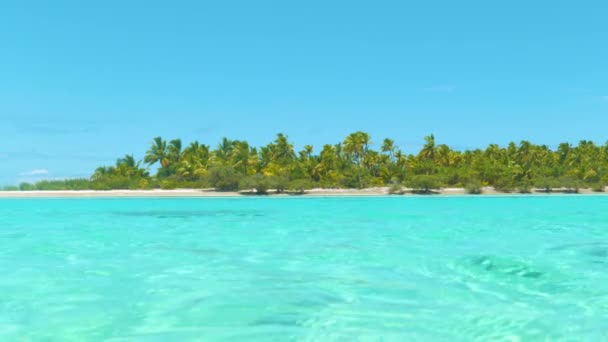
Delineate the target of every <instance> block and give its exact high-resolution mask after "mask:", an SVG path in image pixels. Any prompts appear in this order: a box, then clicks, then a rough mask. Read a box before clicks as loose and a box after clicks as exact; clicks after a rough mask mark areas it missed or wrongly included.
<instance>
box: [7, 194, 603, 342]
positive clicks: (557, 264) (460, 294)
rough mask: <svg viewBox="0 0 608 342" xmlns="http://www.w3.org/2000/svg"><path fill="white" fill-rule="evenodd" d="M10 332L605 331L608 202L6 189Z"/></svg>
mask: <svg viewBox="0 0 608 342" xmlns="http://www.w3.org/2000/svg"><path fill="white" fill-rule="evenodd" d="M0 272H1V273H0V340H1V341H14V340H17V341H22V340H23V341H39V340H43V341H54V340H57V341H96V340H104V341H133V340H135V341H188V340H193V341H216V340H217V341H359V340H360V341H417V340H422V341H475V340H478V341H489V340H492V341H500V340H504V341H518V340H521V341H539V340H551V341H560V340H573V341H578V340H588V341H600V340H607V339H608V197H603V196H553V197H533V196H529V197H517V196H514V197H472V196H471V197H385V198H382V197H378V198H214V199H37V200H30V199H27V200H26V199H24V200H0Z"/></svg>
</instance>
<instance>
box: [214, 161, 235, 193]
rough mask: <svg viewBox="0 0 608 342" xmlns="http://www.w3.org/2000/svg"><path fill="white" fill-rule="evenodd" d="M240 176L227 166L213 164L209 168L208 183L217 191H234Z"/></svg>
mask: <svg viewBox="0 0 608 342" xmlns="http://www.w3.org/2000/svg"><path fill="white" fill-rule="evenodd" d="M240 178H241V176H239V174H237V173H236V171H234V169H233V168H231V167H228V166H215V167H213V168H211V169H210V170H209V185H211V187H213V188H215V189H216V190H218V191H236V190H238V189H239V181H240Z"/></svg>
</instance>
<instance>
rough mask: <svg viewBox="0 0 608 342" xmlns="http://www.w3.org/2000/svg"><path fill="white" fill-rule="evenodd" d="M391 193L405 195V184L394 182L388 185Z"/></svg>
mask: <svg viewBox="0 0 608 342" xmlns="http://www.w3.org/2000/svg"><path fill="white" fill-rule="evenodd" d="M388 193H389V194H390V195H403V186H402V185H401V183H393V184H391V185H390V186H389V187H388Z"/></svg>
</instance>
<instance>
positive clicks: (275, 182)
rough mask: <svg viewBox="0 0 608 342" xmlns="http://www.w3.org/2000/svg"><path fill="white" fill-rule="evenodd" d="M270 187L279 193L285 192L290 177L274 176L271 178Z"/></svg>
mask: <svg viewBox="0 0 608 342" xmlns="http://www.w3.org/2000/svg"><path fill="white" fill-rule="evenodd" d="M269 181H270V187H271V188H273V189H275V190H276V191H277V192H278V193H282V192H284V191H285V190H286V189H287V188H288V187H289V179H288V178H287V177H284V176H274V177H271V178H270V179H269Z"/></svg>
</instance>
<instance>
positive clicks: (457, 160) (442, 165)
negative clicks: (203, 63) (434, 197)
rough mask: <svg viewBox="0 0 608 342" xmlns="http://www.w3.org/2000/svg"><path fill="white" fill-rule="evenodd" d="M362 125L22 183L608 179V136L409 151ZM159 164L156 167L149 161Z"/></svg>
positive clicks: (293, 185) (171, 144)
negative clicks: (317, 136) (301, 142)
mask: <svg viewBox="0 0 608 342" xmlns="http://www.w3.org/2000/svg"><path fill="white" fill-rule="evenodd" d="M373 145H375V144H372V140H371V137H370V136H369V134H367V133H365V132H355V133H352V134H350V135H348V136H347V137H346V138H345V139H344V141H343V142H341V143H337V144H334V145H331V144H328V145H324V146H323V147H321V149H320V150H319V151H318V152H317V153H315V151H314V149H313V146H311V145H306V146H304V147H303V149H302V150H300V151H296V150H295V148H294V145H293V144H292V143H291V142H290V141H289V140H288V139H287V136H285V135H283V134H278V135H277V137H276V139H275V140H274V141H273V142H271V143H270V144H268V145H266V146H262V147H259V148H256V147H253V146H250V145H249V144H248V143H247V142H246V141H242V140H230V139H227V138H224V139H222V141H221V142H220V143H219V144H218V145H217V146H216V147H215V148H212V147H211V146H209V145H205V144H201V143H199V142H197V141H195V142H192V143H190V144H189V145H187V146H183V144H182V141H181V140H180V139H175V140H170V141H167V140H164V139H162V138H161V137H156V138H154V139H153V141H152V144H151V145H150V147H149V149H148V151H147V153H146V155H145V156H144V158H143V160H142V161H137V160H136V159H135V158H134V157H133V156H132V155H127V156H125V157H124V158H121V159H118V160H117V162H116V164H115V165H113V166H104V167H99V168H98V169H97V170H96V171H95V173H94V174H93V176H92V177H91V178H90V179H87V180H66V181H54V182H53V181H45V182H40V183H37V184H27V183H24V184H21V186H20V188H21V189H23V190H28V189H43V190H52V189H100V190H104V189H150V188H164V189H173V188H215V189H216V190H218V191H233V190H239V189H245V190H249V189H257V192H258V193H265V192H266V191H268V190H269V189H274V190H276V191H278V192H282V191H286V190H288V191H296V192H302V191H304V190H305V189H308V188H311V187H321V188H366V187H376V186H390V187H391V191H393V192H400V191H401V188H402V187H408V188H412V189H414V190H416V191H420V192H428V191H431V190H432V189H436V188H440V187H466V188H467V189H468V190H469V192H472V193H475V192H479V191H480V189H481V187H483V186H493V187H494V188H496V189H497V190H499V191H504V192H512V191H518V192H530V191H531V190H532V189H533V188H538V189H541V190H543V191H547V192H549V191H552V190H553V189H557V188H560V189H567V190H570V191H574V192H575V191H578V189H580V188H592V189H594V190H596V191H603V190H604V187H605V185H606V184H608V143H606V144H604V145H601V146H600V145H596V144H595V143H593V142H592V141H586V140H583V141H580V142H579V143H578V144H577V145H575V146H574V145H571V144H568V143H562V144H560V145H559V146H558V147H557V149H555V150H552V149H550V148H549V147H548V146H546V145H535V144H532V143H530V142H528V141H522V142H520V143H519V144H516V143H510V144H508V145H507V146H504V147H501V146H498V145H494V144H492V145H489V146H488V147H487V148H485V149H475V150H467V151H456V150H453V149H451V148H450V147H449V146H448V145H445V144H436V142H435V138H434V136H433V135H430V136H427V137H426V138H425V144H424V146H423V147H422V149H421V150H420V151H419V152H418V153H416V154H406V153H403V152H402V151H401V150H400V149H399V147H398V146H396V145H395V143H394V141H393V140H391V139H384V140H383V141H382V142H381V143H380V144H377V146H378V147H379V148H378V149H373V148H372V146H373ZM155 165H158V170H157V172H156V174H155V175H151V174H150V172H149V169H150V168H151V167H153V166H155Z"/></svg>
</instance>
